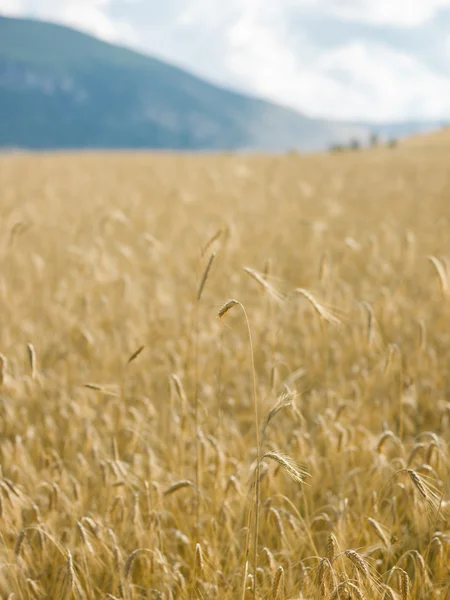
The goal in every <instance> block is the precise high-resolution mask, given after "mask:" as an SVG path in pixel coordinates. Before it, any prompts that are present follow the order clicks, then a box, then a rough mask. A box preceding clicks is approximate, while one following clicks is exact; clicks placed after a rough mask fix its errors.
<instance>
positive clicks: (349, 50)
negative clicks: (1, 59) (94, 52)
mask: <svg viewBox="0 0 450 600" xmlns="http://www.w3.org/2000/svg"><path fill="white" fill-rule="evenodd" d="M0 12H3V13H7V14H14V15H26V16H32V17H39V18H42V19H51V20H54V21H59V22H64V23H68V24H71V25H74V26H76V27H78V28H82V29H84V30H86V31H89V32H91V33H93V34H95V35H97V36H99V37H102V38H104V39H107V40H109V41H113V42H120V43H122V44H126V45H129V46H132V47H134V48H138V49H140V50H144V51H145V52H148V53H151V54H156V55H158V56H159V57H162V58H166V59H169V60H170V61H172V62H174V63H176V64H178V65H181V66H184V67H187V68H188V69H189V70H191V71H194V72H195V73H197V74H199V75H202V76H204V77H206V78H208V79H210V80H213V81H215V82H218V83H221V84H225V85H228V86H232V87H233V88H236V89H240V90H244V91H248V92H251V93H254V94H257V95H261V96H265V97H268V98H270V99H273V100H277V101H279V102H282V103H283V104H287V105H291V106H293V107H294V108H297V109H299V110H301V111H303V112H305V113H308V114H310V115H317V116H328V117H334V118H344V119H352V120H355V119H369V120H380V121H381V120H406V119H408V118H412V119H416V118H427V119H447V120H448V119H449V118H450V0H0Z"/></svg>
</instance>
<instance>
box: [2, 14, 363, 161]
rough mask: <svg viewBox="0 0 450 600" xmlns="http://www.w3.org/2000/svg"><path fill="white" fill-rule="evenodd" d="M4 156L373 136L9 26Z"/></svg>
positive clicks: (56, 29) (75, 38)
mask: <svg viewBox="0 0 450 600" xmlns="http://www.w3.org/2000/svg"><path fill="white" fill-rule="evenodd" d="M0 113H1V115H2V119H1V120H0V146H1V147H25V148H32V149H39V148H40V149H44V148H79V147H89V148H99V147H102V148H147V147H151V148H173V149H261V150H285V149H289V148H292V149H294V148H296V149H300V150H319V149H325V148H327V147H328V146H329V145H330V144H332V143H345V142H347V141H349V139H350V138H357V139H359V140H360V141H363V142H364V141H366V140H367V139H368V136H369V131H368V128H367V127H364V126H355V125H351V124H346V123H337V122H332V121H324V120H317V119H309V118H307V117H305V116H303V115H301V114H299V113H297V112H295V111H293V110H289V109H286V108H283V107H280V106H277V105H275V104H272V103H270V102H265V101H262V100H259V99H256V98H251V97H248V96H245V95H242V94H238V93H234V92H231V91H227V90H225V89H221V88H219V87H217V86H214V85H211V84H209V83H207V82H205V81H203V80H201V79H199V78H198V77H195V76H193V75H191V74H189V73H187V72H185V71H183V70H181V69H179V68H176V67H174V66H171V65H169V64H166V63H164V62H162V61H160V60H157V59H155V58H151V57H148V56H144V55H142V54H139V53H137V52H133V51H131V50H128V49H125V48H122V47H118V46H114V45H111V44H108V43H105V42H103V41H100V40H98V39H96V38H93V37H91V36H89V35H86V34H84V33H80V32H79V31H75V30H73V29H70V28H68V27H63V26H60V25H55V24H51V23H44V22H40V21H34V20H29V19H11V18H5V17H3V18H0Z"/></svg>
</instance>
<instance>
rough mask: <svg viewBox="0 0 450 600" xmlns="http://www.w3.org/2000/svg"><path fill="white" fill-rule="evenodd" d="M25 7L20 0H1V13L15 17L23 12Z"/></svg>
mask: <svg viewBox="0 0 450 600" xmlns="http://www.w3.org/2000/svg"><path fill="white" fill-rule="evenodd" d="M24 9H25V7H24V5H23V3H22V2H21V1H20V0H0V14H3V15H8V16H11V17H15V16H18V15H21V14H23V12H24Z"/></svg>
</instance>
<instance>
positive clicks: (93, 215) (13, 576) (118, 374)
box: [0, 146, 450, 600]
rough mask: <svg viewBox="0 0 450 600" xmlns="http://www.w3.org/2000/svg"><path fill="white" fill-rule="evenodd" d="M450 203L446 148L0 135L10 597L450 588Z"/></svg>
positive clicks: (332, 594)
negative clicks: (89, 141)
mask: <svg viewBox="0 0 450 600" xmlns="http://www.w3.org/2000/svg"><path fill="white" fill-rule="evenodd" d="M449 198H450V178H449V171H448V151H447V152H446V151H445V148H440V149H439V151H436V152H431V151H430V150H429V149H428V150H427V151H426V152H425V151H423V152H420V150H418V148H417V147H414V148H408V147H406V146H405V147H401V148H399V149H398V150H395V151H388V150H383V149H379V150H374V151H367V152H361V153H342V154H339V155H328V156H325V155H323V156H307V157H302V156H298V155H295V154H291V155H285V156H278V157H272V156H267V157H264V156H239V155H232V154H230V155H217V156H200V155H199V156H183V155H159V156H157V155H154V156H152V155H148V154H131V153H130V154H122V155H117V154H109V155H108V154H105V155H99V154H97V155H90V154H88V153H86V154H84V155H83V154H73V155H70V154H67V155H65V156H64V155H50V154H49V155H46V156H45V155H42V156H40V157H35V156H27V155H13V156H3V157H2V158H1V159H0V215H1V218H0V307H1V308H0V352H1V360H0V460H1V473H0V476H1V479H0V515H1V516H0V553H1V570H0V593H1V595H2V598H4V599H5V600H6V599H7V598H9V599H13V598H14V599H21V600H22V599H23V600H28V599H30V600H31V599H35V598H36V599H39V598H55V599H66V600H67V599H69V598H77V599H78V598H85V599H89V600H91V599H92V600H93V599H97V598H101V599H103V598H104V599H105V600H106V599H110V600H111V599H112V600H114V599H122V600H137V599H141V598H142V599H143V598H151V599H167V600H172V599H178V598H179V599H183V600H187V599H191V598H195V599H216V598H220V599H224V600H227V599H235V598H236V599H242V600H245V599H246V598H248V599H250V598H260V599H262V598H267V599H278V600H283V599H284V600H294V599H298V600H300V599H304V600H309V599H311V600H312V599H319V598H320V599H328V600H331V599H333V600H337V599H344V598H345V599H351V598H355V599H356V598H366V599H372V598H384V599H385V600H390V599H392V598H394V599H395V598H402V600H406V599H408V598H411V599H413V600H418V599H423V600H425V599H447V600H448V598H450V592H449V589H450V572H449V557H450V526H449V525H450V524H449V521H448V510H447V508H448V498H449V490H448V482H449V471H448V458H449V457H448V439H449V434H450V421H449V419H450V370H449V359H450V354H449V351H450V327H449V323H450V322H449V317H450V297H449V295H450V282H449V276H448V271H447V264H448V262H447V261H448V257H449V253H450V246H449V242H450V238H449V232H450V205H449ZM230 299H235V300H236V301H238V302H239V303H241V305H238V304H235V303H231V304H229V305H228V307H226V308H225V309H224V310H226V309H227V308H228V309H229V310H226V313H225V314H223V316H222V317H221V318H220V317H218V313H219V311H221V307H223V306H224V304H225V303H226V302H228V301H229V300H230ZM242 308H244V309H245V312H246V314H247V316H248V321H249V328H250V333H251V338H252V342H253V353H251V347H250V344H249V335H248V330H247V324H246V321H245V318H244V311H243V310H242ZM224 310H223V311H221V313H223V312H224ZM252 358H253V359H254V370H253V369H252ZM253 384H255V389H254V388H253ZM254 393H255V394H256V398H254ZM255 399H256V408H257V411H258V432H259V435H258V443H257V442H256V431H255V406H254V401H255ZM257 475H259V479H258V480H257V479H256V477H257ZM255 491H257V494H255ZM256 496H258V498H257V500H256ZM256 514H257V515H258V531H256V518H255V517H256ZM256 533H257V535H256ZM255 539H256V540H257V545H256V548H255ZM255 550H256V552H255ZM255 556H256V563H255Z"/></svg>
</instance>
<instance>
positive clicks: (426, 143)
mask: <svg viewBox="0 0 450 600" xmlns="http://www.w3.org/2000/svg"><path fill="white" fill-rule="evenodd" d="M401 145H402V147H403V148H410V149H416V148H417V149H419V150H427V151H429V150H439V151H442V150H444V151H446V152H450V126H448V125H447V126H444V127H441V128H440V129H439V130H437V131H431V132H422V133H420V134H418V135H413V136H411V137H407V138H405V139H404V140H402V142H401Z"/></svg>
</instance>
